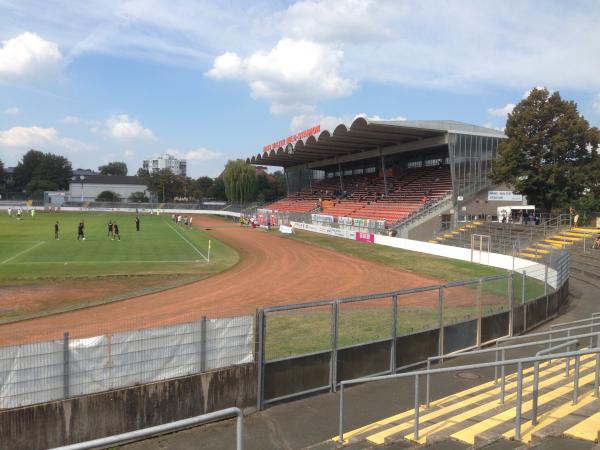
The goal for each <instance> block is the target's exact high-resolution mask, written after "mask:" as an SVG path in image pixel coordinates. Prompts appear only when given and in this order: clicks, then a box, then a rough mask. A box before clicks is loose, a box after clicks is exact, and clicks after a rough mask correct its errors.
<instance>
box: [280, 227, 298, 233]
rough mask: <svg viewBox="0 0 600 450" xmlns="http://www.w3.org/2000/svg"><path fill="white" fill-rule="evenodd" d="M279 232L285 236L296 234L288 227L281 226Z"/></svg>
mask: <svg viewBox="0 0 600 450" xmlns="http://www.w3.org/2000/svg"><path fill="white" fill-rule="evenodd" d="M279 232H280V233H283V234H294V229H293V228H292V227H288V226H286V225H279Z"/></svg>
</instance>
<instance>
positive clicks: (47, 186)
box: [25, 178, 58, 194]
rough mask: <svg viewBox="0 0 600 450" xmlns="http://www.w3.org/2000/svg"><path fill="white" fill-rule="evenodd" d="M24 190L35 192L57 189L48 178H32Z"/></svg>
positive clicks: (30, 192) (29, 192)
mask: <svg viewBox="0 0 600 450" xmlns="http://www.w3.org/2000/svg"><path fill="white" fill-rule="evenodd" d="M25 190H26V191H27V193H28V194H35V193H40V192H44V191H56V190H58V185H57V184H56V183H55V182H53V181H50V180H39V179H37V178H34V179H33V180H31V181H30V182H29V183H27V186H26V187H25Z"/></svg>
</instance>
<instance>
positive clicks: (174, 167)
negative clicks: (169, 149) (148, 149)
mask: <svg viewBox="0 0 600 450" xmlns="http://www.w3.org/2000/svg"><path fill="white" fill-rule="evenodd" d="M142 168H143V169H145V170H147V171H148V172H150V173H152V172H156V171H157V170H161V169H170V170H171V172H173V173H174V174H175V175H181V176H183V177H185V176H186V174H187V161H186V160H185V159H178V158H175V157H174V156H172V155H169V154H168V153H165V154H164V155H161V156H157V157H156V158H153V159H145V160H144V162H143V163H142Z"/></svg>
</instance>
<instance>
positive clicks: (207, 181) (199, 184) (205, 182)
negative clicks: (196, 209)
mask: <svg viewBox="0 0 600 450" xmlns="http://www.w3.org/2000/svg"><path fill="white" fill-rule="evenodd" d="M214 184H215V180H213V179H212V178H211V177H200V178H198V179H197V180H196V188H197V189H198V198H199V199H201V198H204V197H208V190H209V189H210V188H211V187H212V186H213V185H214Z"/></svg>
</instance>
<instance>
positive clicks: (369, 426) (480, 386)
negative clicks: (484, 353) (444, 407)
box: [331, 368, 533, 442]
mask: <svg viewBox="0 0 600 450" xmlns="http://www.w3.org/2000/svg"><path fill="white" fill-rule="evenodd" d="M532 372H533V368H528V369H526V370H524V371H523V374H528V373H532ZM513 379H516V374H514V373H511V374H510V375H507V376H506V387H508V386H509V385H510V382H511V380H513ZM513 384H514V383H513ZM496 388H498V384H496V383H494V381H493V380H492V381H487V382H485V383H483V384H478V385H477V386H473V387H472V388H468V389H465V390H463V391H460V392H457V393H455V394H451V395H448V396H446V397H443V398H440V399H438V400H434V401H432V402H431V403H430V406H437V405H441V404H444V403H445V402H448V401H456V400H457V399H459V398H461V397H464V396H466V395H469V394H473V393H475V392H479V391H490V390H493V389H496ZM421 410H423V411H425V407H422V408H421ZM414 411H415V410H414V409H411V410H408V411H404V412H402V413H400V414H396V415H394V416H391V417H387V418H385V419H381V420H379V421H377V422H373V423H370V424H367V425H365V426H362V427H360V428H356V429H354V430H351V431H348V432H346V433H344V442H346V441H347V440H348V439H350V438H351V437H353V436H356V435H357V434H362V433H364V432H367V431H369V430H371V429H373V428H375V427H376V426H381V425H387V424H389V423H392V422H394V421H396V420H400V419H403V418H405V417H410V416H413V415H414ZM331 440H332V441H334V442H339V440H340V437H339V436H334V437H332V438H331Z"/></svg>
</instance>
